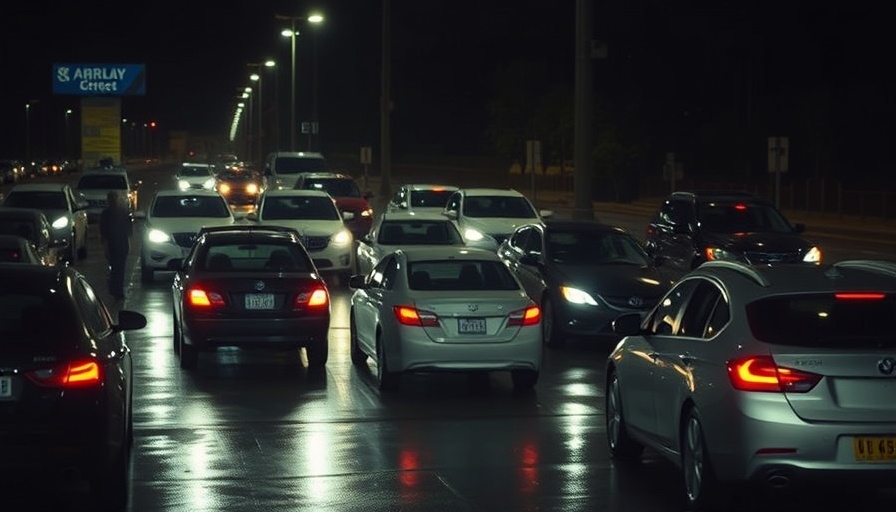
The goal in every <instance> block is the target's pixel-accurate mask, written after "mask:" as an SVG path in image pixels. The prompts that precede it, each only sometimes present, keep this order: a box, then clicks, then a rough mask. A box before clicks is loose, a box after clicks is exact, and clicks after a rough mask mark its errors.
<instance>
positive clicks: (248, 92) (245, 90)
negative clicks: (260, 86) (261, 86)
mask: <svg viewBox="0 0 896 512" xmlns="http://www.w3.org/2000/svg"><path fill="white" fill-rule="evenodd" d="M243 92H244V93H245V94H246V97H247V98H248V97H249V95H250V94H252V88H251V87H246V88H245V89H243Z"/></svg>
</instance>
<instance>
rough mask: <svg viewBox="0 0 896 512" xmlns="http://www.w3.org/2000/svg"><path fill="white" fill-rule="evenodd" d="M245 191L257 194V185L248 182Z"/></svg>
mask: <svg viewBox="0 0 896 512" xmlns="http://www.w3.org/2000/svg"><path fill="white" fill-rule="evenodd" d="M246 193H247V194H257V193H258V185H256V184H255V183H249V184H248V185H246Z"/></svg>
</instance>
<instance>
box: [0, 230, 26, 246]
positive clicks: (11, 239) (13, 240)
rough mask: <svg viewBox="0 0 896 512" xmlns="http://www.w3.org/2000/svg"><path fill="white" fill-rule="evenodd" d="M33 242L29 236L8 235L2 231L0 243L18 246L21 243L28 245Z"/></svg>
mask: <svg viewBox="0 0 896 512" xmlns="http://www.w3.org/2000/svg"><path fill="white" fill-rule="evenodd" d="M30 243H31V242H29V241H28V239H27V238H25V237H23V236H19V235H7V234H2V233H0V245H2V246H4V247H16V246H20V245H28V244H30Z"/></svg>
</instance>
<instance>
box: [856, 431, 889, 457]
mask: <svg viewBox="0 0 896 512" xmlns="http://www.w3.org/2000/svg"><path fill="white" fill-rule="evenodd" d="M852 449H853V452H854V453H855V456H856V460H857V461H859V462H885V461H894V460H896V437H854V438H853V440H852Z"/></svg>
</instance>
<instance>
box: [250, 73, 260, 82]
mask: <svg viewBox="0 0 896 512" xmlns="http://www.w3.org/2000/svg"><path fill="white" fill-rule="evenodd" d="M249 80H252V81H253V82H257V81H259V80H261V75H259V74H258V73H252V74H251V75H249Z"/></svg>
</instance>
